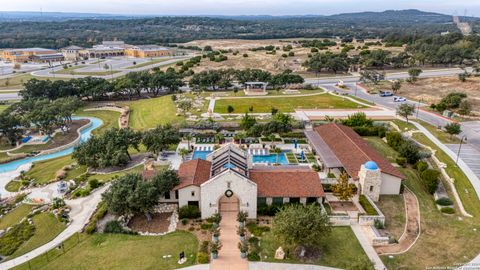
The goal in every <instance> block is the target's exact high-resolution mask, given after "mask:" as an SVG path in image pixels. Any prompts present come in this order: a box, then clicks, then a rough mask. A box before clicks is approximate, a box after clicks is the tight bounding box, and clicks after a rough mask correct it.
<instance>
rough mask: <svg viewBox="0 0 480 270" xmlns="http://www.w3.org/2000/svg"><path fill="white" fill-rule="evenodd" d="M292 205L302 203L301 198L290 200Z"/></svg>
mask: <svg viewBox="0 0 480 270" xmlns="http://www.w3.org/2000/svg"><path fill="white" fill-rule="evenodd" d="M290 203H300V198H299V197H293V198H290Z"/></svg>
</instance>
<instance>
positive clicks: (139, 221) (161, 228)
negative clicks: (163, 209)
mask: <svg viewBox="0 0 480 270" xmlns="http://www.w3.org/2000/svg"><path fill="white" fill-rule="evenodd" d="M171 216H172V213H155V214H153V215H152V220H150V221H148V220H147V217H146V216H145V215H136V216H134V217H133V218H132V219H130V221H129V222H128V227H129V228H130V229H132V230H133V231H135V232H149V233H164V232H167V231H168V226H169V225H170V218H171Z"/></svg>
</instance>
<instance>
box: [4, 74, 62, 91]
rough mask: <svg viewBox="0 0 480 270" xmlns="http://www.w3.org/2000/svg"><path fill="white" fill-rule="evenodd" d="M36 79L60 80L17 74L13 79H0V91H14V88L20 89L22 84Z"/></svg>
mask: <svg viewBox="0 0 480 270" xmlns="http://www.w3.org/2000/svg"><path fill="white" fill-rule="evenodd" d="M33 78H35V79H38V80H47V79H48V80H51V81H56V80H61V78H46V77H37V76H32V75H31V74H30V73H19V74H17V75H15V76H13V77H10V78H5V79H0V89H2V88H5V89H15V88H22V87H23V84H24V83H26V82H27V81H28V80H30V79H33Z"/></svg>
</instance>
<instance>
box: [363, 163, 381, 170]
mask: <svg viewBox="0 0 480 270" xmlns="http://www.w3.org/2000/svg"><path fill="white" fill-rule="evenodd" d="M364 166H365V168H366V169H368V170H372V171H374V170H378V165H377V163H375V161H367V162H366V163H365V165H364Z"/></svg>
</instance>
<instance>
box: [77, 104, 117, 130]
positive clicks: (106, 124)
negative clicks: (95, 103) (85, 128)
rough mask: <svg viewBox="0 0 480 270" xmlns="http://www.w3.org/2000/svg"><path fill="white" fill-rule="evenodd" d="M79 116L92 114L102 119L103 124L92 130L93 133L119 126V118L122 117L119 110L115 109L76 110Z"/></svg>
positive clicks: (91, 115)
mask: <svg viewBox="0 0 480 270" xmlns="http://www.w3.org/2000/svg"><path fill="white" fill-rule="evenodd" d="M76 115H78V116H90V117H96V118H99V119H102V121H103V125H102V126H101V127H99V128H97V129H95V130H93V131H92V134H100V133H102V132H103V131H105V130H108V129H110V128H112V127H116V128H118V118H119V117H120V113H119V112H115V111H84V110H79V111H77V112H76Z"/></svg>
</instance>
